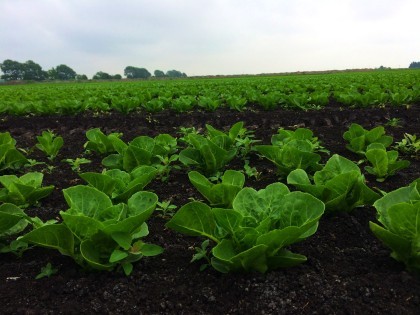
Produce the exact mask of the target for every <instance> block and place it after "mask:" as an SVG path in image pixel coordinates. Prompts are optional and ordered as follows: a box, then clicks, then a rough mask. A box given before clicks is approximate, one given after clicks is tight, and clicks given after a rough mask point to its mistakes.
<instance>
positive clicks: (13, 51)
mask: <svg viewBox="0 0 420 315" xmlns="http://www.w3.org/2000/svg"><path fill="white" fill-rule="evenodd" d="M419 8H420V3H418V1H417V0H384V1H379V0H373V1H362V0H342V1H334V0H318V1H310V0H295V1H287V0H265V1H251V0H244V1H241V0H212V1H201V0H180V1H171V0H153V1H152V0H139V1H130V0H120V1H108V0H102V1H99V0H89V1H82V0H72V1H61V0H37V1H28V0H2V1H1V2H0V11H1V12H2V19H0V29H2V30H3V32H2V35H1V36H0V47H1V49H0V61H2V60H4V59H14V60H19V61H26V60H28V59H32V60H34V61H35V62H38V63H40V64H41V65H42V66H43V68H44V69H48V68H51V67H53V66H56V65H58V64H62V63H64V64H67V65H69V66H71V67H72V68H74V69H75V70H76V71H77V72H79V73H86V74H88V75H89V76H91V75H93V74H94V73H95V72H97V71H105V72H109V73H112V74H113V73H121V74H122V72H123V69H124V68H125V66H127V65H134V66H142V67H146V68H148V69H149V71H151V72H152V71H153V70H154V69H162V70H165V71H166V70H168V69H179V70H181V71H184V72H186V73H187V74H191V75H192V74H230V73H261V72H281V71H298V70H322V69H331V68H341V69H344V68H358V67H376V66H379V65H381V64H383V65H385V66H392V67H397V66H408V64H409V63H410V62H411V61H413V60H414V59H415V58H417V59H420V57H419V56H416V54H418V52H419V51H420V43H419V41H416V40H415V38H416V37H417V36H418V33H419V31H420V24H419V23H416V20H417V16H416V15H417V12H418V11H419ZM413 58H414V59H413ZM417 59H415V60H417Z"/></svg>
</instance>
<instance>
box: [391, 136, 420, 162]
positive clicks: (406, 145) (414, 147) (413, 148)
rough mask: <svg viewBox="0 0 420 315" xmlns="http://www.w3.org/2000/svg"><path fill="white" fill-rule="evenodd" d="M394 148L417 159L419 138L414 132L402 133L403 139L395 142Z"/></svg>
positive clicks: (419, 150) (419, 146)
mask: <svg viewBox="0 0 420 315" xmlns="http://www.w3.org/2000/svg"><path fill="white" fill-rule="evenodd" d="M394 148H395V149H397V150H398V151H399V152H401V153H402V154H406V155H409V156H411V157H412V158H415V159H419V153H420V138H417V136H416V135H415V134H409V133H404V139H402V140H401V141H398V142H396V143H395V146H394Z"/></svg>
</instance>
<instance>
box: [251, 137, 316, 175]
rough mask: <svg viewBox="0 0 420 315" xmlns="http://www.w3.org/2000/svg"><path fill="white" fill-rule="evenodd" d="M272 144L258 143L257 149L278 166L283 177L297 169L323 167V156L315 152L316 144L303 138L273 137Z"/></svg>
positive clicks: (313, 169) (314, 169)
mask: <svg viewBox="0 0 420 315" xmlns="http://www.w3.org/2000/svg"><path fill="white" fill-rule="evenodd" d="M272 143H273V144H272V145H257V146H255V150H256V151H257V152H258V153H260V154H261V155H263V156H264V157H265V158H267V159H268V160H270V161H271V162H273V163H274V164H275V165H276V166H277V171H278V173H279V175H280V176H281V177H286V176H287V175H289V173H290V172H291V171H293V170H295V169H303V170H308V171H316V170H318V169H320V168H321V166H320V165H319V163H318V162H319V161H320V160H321V156H320V155H319V154H317V153H315V152H314V145H313V144H312V143H311V142H308V141H306V140H302V139H291V140H290V141H283V142H280V141H278V139H276V138H274V139H272Z"/></svg>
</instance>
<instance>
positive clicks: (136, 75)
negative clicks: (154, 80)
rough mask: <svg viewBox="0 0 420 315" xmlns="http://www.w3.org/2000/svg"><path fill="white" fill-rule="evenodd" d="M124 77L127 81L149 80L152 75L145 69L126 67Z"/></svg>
mask: <svg viewBox="0 0 420 315" xmlns="http://www.w3.org/2000/svg"><path fill="white" fill-rule="evenodd" d="M124 75H125V76H126V77H127V78H128V79H147V78H150V77H151V76H152V75H151V73H150V72H149V71H147V69H145V68H137V67H133V66H128V67H126V68H125V69H124Z"/></svg>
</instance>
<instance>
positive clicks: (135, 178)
mask: <svg viewBox="0 0 420 315" xmlns="http://www.w3.org/2000/svg"><path fill="white" fill-rule="evenodd" d="M156 173H157V170H156V168H154V167H152V166H146V165H142V166H138V167H136V168H135V169H133V170H132V171H131V172H130V173H127V172H124V171H121V170H118V169H113V170H107V171H105V170H104V171H103V172H102V173H95V172H87V173H82V174H79V175H80V177H81V178H83V179H84V180H85V181H86V182H87V183H88V184H89V185H91V186H93V187H95V188H96V189H98V190H100V191H102V192H104V193H105V194H106V195H107V196H109V197H111V198H112V200H113V201H114V202H127V200H128V199H129V198H130V197H131V196H132V195H133V194H134V193H136V192H138V191H141V190H143V188H144V187H145V186H146V185H147V184H149V183H150V182H151V181H152V180H153V179H154V178H155V176H156Z"/></svg>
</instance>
